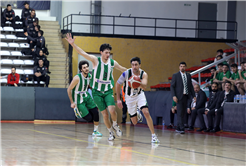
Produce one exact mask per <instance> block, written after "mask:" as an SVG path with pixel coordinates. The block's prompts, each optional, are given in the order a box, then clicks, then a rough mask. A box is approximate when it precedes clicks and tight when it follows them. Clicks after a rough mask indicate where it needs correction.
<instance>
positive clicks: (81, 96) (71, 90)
mask: <svg viewBox="0 0 246 166" xmlns="http://www.w3.org/2000/svg"><path fill="white" fill-rule="evenodd" d="M79 70H80V71H81V73H79V74H77V75H76V76H75V77H74V78H73V80H72V82H71V84H70V85H69V87H68V89H67V93H68V97H69V99H70V102H71V107H72V108H73V109H74V112H75V116H76V117H77V118H83V119H85V120H87V121H88V122H91V121H92V120H93V121H94V131H93V133H92V135H93V136H97V137H101V136H102V134H101V133H100V132H99V131H98V124H99V113H98V109H97V107H96V104H95V103H94V101H93V99H92V98H91V95H90V94H89V92H87V90H88V86H89V83H90V79H91V78H92V76H91V74H90V73H89V63H88V61H80V62H79Z"/></svg>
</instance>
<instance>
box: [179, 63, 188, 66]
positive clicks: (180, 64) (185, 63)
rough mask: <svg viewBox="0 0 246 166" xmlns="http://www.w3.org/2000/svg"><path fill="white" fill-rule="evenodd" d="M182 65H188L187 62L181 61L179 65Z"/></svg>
mask: <svg viewBox="0 0 246 166" xmlns="http://www.w3.org/2000/svg"><path fill="white" fill-rule="evenodd" d="M180 65H185V66H187V65H186V63H185V62H180V63H179V66H180Z"/></svg>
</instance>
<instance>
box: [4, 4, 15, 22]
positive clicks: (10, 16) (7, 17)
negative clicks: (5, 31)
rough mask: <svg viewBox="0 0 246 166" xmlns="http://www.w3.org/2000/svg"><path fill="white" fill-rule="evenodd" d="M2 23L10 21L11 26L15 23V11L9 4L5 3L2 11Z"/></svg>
mask: <svg viewBox="0 0 246 166" xmlns="http://www.w3.org/2000/svg"><path fill="white" fill-rule="evenodd" d="M3 19H4V23H5V22H6V21H10V22H11V23H12V26H13V25H14V24H15V12H14V10H13V9H12V6H11V5H10V4H8V5H7V9H5V10H4V11H3Z"/></svg>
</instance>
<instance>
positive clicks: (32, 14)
mask: <svg viewBox="0 0 246 166" xmlns="http://www.w3.org/2000/svg"><path fill="white" fill-rule="evenodd" d="M35 20H36V14H35V10H34V9H32V11H31V15H30V16H28V17H27V18H26V21H25V26H26V27H27V26H28V25H30V24H33V22H34V21H35Z"/></svg>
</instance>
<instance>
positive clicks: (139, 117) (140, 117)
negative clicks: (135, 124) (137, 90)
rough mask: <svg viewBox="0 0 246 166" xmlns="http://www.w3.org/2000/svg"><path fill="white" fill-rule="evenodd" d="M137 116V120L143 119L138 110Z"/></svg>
mask: <svg viewBox="0 0 246 166" xmlns="http://www.w3.org/2000/svg"><path fill="white" fill-rule="evenodd" d="M137 118H138V121H139V122H142V121H143V116H142V115H141V113H140V111H139V110H137Z"/></svg>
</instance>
